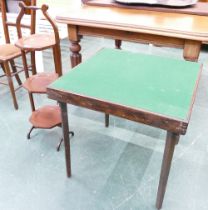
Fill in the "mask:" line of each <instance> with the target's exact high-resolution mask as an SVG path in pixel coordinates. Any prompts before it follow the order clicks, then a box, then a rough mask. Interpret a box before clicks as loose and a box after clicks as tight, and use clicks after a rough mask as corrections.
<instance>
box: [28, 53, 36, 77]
mask: <svg viewBox="0 0 208 210" xmlns="http://www.w3.org/2000/svg"><path fill="white" fill-rule="evenodd" d="M30 58H31V66H32V75H35V74H37V70H36V62H35V52H31V53H30Z"/></svg>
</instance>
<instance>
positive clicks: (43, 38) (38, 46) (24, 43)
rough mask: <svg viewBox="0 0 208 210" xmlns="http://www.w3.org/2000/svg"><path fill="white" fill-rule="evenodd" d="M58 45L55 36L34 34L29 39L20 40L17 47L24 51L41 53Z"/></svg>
mask: <svg viewBox="0 0 208 210" xmlns="http://www.w3.org/2000/svg"><path fill="white" fill-rule="evenodd" d="M55 44H56V42H55V37H54V35H53V34H32V35H30V36H29V37H23V38H20V39H19V40H18V41H17V42H16V43H15V45H16V46H17V47H19V48H21V49H24V50H30V51H31V50H34V49H35V51H41V50H44V49H47V48H49V47H52V46H54V45H55Z"/></svg>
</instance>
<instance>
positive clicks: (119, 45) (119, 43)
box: [115, 39, 122, 49]
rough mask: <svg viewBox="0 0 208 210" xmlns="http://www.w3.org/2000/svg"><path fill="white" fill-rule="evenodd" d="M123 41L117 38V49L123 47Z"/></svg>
mask: <svg viewBox="0 0 208 210" xmlns="http://www.w3.org/2000/svg"><path fill="white" fill-rule="evenodd" d="M121 43H122V41H121V40H119V39H116V40H115V46H116V49H121Z"/></svg>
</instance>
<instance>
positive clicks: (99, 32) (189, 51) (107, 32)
mask: <svg viewBox="0 0 208 210" xmlns="http://www.w3.org/2000/svg"><path fill="white" fill-rule="evenodd" d="M67 27H68V38H69V40H70V42H71V46H70V51H71V55H70V58H71V65H72V67H75V66H76V65H78V64H79V63H80V62H81V61H82V56H81V54H80V50H81V45H80V41H81V37H82V36H85V35H87V36H98V37H99V36H100V37H106V38H111V39H115V46H116V48H120V47H121V40H125V41H133V42H140V43H152V44H155V45H163V46H168V47H177V48H183V57H184V58H185V59H186V60H189V61H197V60H198V57H199V54H200V50H201V45H202V41H198V40H192V39H187V38H177V37H170V36H168V35H167V36H165V35H164V36H161V35H153V34H147V33H142V32H139V33H138V32H133V31H126V30H117V29H106V28H98V27H94V26H93V27H90V26H81V25H71V24H68V25H67Z"/></svg>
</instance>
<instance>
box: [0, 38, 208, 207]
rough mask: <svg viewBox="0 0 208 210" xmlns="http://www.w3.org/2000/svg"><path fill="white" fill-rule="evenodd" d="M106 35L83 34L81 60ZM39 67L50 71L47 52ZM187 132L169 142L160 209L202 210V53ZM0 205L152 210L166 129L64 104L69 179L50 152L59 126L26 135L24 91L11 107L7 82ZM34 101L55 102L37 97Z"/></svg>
mask: <svg viewBox="0 0 208 210" xmlns="http://www.w3.org/2000/svg"><path fill="white" fill-rule="evenodd" d="M113 45H114V44H113V41H112V40H106V39H97V38H89V37H85V38H84V39H83V40H82V53H83V59H84V60H85V59H87V58H88V57H90V56H91V55H93V54H94V53H95V52H96V51H97V50H98V49H100V48H101V47H104V46H105V47H113ZM122 48H123V49H127V50H131V51H138V52H143V53H147V54H157V55H163V56H168V57H175V58H181V57H182V50H179V49H170V48H165V47H156V46H152V45H145V44H132V43H126V42H125V43H123V46H122ZM62 58H63V67H64V72H66V71H68V70H69V69H70V67H69V50H68V42H67V41H66V40H65V41H63V42H62ZM44 60H45V63H44V64H45V67H46V69H47V71H48V70H51V69H53V66H52V61H51V52H50V51H46V52H45V53H44ZM199 62H201V63H203V64H204V69H203V73H202V77H201V80H200V83H199V89H198V92H197V98H196V101H195V104H194V109H193V114H192V118H191V121H190V124H189V128H188V131H187V134H186V135H185V136H182V137H181V140H180V142H179V144H178V145H177V147H176V150H175V154H174V158H173V162H172V168H171V171H170V176H169V181H168V186H167V191H166V195H165V199H164V203H163V210H184V209H189V210H199V209H200V210H207V209H208V199H207V195H208V181H207V180H208V141H207V136H208V135H207V134H208V129H207V128H208V88H207V87H208V69H207V67H208V53H207V52H202V53H201V55H200V60H199ZM0 98H1V103H0V142H1V146H0V210H28V209H30V210H115V209H116V210H154V209H155V200H156V193H157V186H158V181H159V174H160V167H161V161H162V155H163V150H164V143H165V135H166V133H165V131H163V130H160V129H157V128H153V127H149V126H145V125H141V124H139V123H135V122H130V121H128V120H124V119H120V118H117V117H113V116H112V117H111V119H110V127H109V128H105V127H104V115H103V114H102V113H98V112H94V111H89V110H87V109H83V108H78V107H74V106H71V105H69V106H68V108H69V123H70V129H71V130H73V131H74V132H75V136H74V137H73V138H72V139H71V153H72V177H71V178H70V179H68V178H66V171H65V159H64V148H63V146H62V147H61V151H60V152H56V149H55V147H56V145H57V143H58V141H59V139H60V138H61V136H62V134H61V130H60V128H54V129H52V130H35V131H34V132H33V133H32V139H31V140H30V141H28V140H27V139H26V134H27V132H28V130H29V128H30V123H29V122H28V118H29V116H30V114H31V111H30V105H29V99H28V95H27V92H26V91H25V90H24V89H20V90H19V91H17V98H18V103H19V110H18V111H15V110H14V109H13V104H12V100H11V97H10V92H9V90H8V87H6V86H1V89H0ZM35 100H36V102H37V105H38V106H42V105H44V104H55V103H54V102H53V101H50V100H49V99H47V97H46V96H44V95H42V96H36V97H35Z"/></svg>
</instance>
